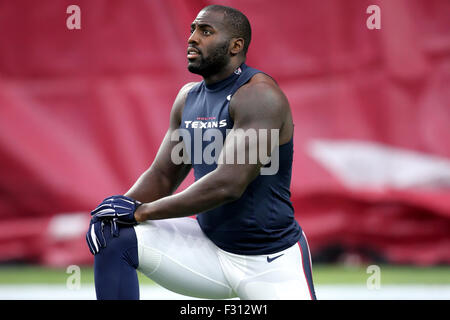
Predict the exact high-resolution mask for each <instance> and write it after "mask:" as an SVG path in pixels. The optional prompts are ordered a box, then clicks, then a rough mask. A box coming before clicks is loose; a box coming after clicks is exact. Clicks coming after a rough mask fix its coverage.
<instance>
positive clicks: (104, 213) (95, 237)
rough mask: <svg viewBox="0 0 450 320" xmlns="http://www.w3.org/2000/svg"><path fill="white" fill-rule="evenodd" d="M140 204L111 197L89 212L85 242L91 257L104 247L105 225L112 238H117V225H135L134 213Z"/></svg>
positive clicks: (135, 201)
mask: <svg viewBox="0 0 450 320" xmlns="http://www.w3.org/2000/svg"><path fill="white" fill-rule="evenodd" d="M141 204H142V203H141V202H139V201H137V200H134V199H131V198H128V197H125V196H122V195H116V196H111V197H108V198H106V199H104V200H103V201H102V203H100V204H99V205H98V206H97V208H95V209H94V210H93V211H92V212H91V216H92V218H91V222H90V225H89V230H88V232H87V233H86V242H87V243H88V247H89V250H90V251H91V253H92V254H93V255H95V254H97V253H98V252H99V251H100V249H101V248H104V247H106V239H105V235H104V232H103V230H104V228H105V225H106V224H107V223H110V224H111V234H112V236H113V237H118V236H119V226H118V224H124V225H129V226H131V225H136V224H137V221H136V219H135V218H134V212H135V211H136V209H137V208H138V207H139V206H140V205H141Z"/></svg>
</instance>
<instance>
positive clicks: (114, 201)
mask: <svg viewBox="0 0 450 320" xmlns="http://www.w3.org/2000/svg"><path fill="white" fill-rule="evenodd" d="M141 204H142V203H141V202H139V201H137V200H134V199H131V198H128V197H125V196H122V195H116V196H111V197H108V198H106V199H104V200H103V201H102V203H100V204H99V205H98V206H97V208H95V209H94V210H93V211H92V212H91V216H92V218H96V219H98V220H112V221H114V222H117V223H121V224H131V225H135V224H137V221H136V219H135V217H134V212H135V211H136V209H137V208H138V207H139V206H140V205H141Z"/></svg>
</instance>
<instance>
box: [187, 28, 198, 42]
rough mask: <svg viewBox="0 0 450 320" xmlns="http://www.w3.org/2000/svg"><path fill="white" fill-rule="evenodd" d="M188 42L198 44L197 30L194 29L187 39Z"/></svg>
mask: <svg viewBox="0 0 450 320" xmlns="http://www.w3.org/2000/svg"><path fill="white" fill-rule="evenodd" d="M188 44H198V32H197V30H194V31H193V32H192V33H191V35H190V36H189V39H188Z"/></svg>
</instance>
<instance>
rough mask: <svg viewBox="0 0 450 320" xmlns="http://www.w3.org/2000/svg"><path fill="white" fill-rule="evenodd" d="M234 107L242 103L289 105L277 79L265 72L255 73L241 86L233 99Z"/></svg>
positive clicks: (243, 104)
mask: <svg viewBox="0 0 450 320" xmlns="http://www.w3.org/2000/svg"><path fill="white" fill-rule="evenodd" d="M232 102H233V103H232V104H233V107H234V108H236V107H238V108H239V106H240V105H242V106H249V105H255V107H256V108H258V106H260V105H271V106H272V108H273V109H278V107H279V108H283V106H284V105H286V104H287V105H288V102H287V99H286V96H285V95H284V93H283V92H282V91H281V89H280V87H279V86H278V84H277V83H276V82H275V80H274V79H273V78H272V77H270V76H269V75H267V74H265V73H262V72H260V73H257V74H255V75H254V76H253V77H252V78H251V79H250V80H249V81H248V82H247V83H246V84H244V85H243V86H242V87H240V88H239V90H238V91H237V92H236V94H235V95H234V96H233V100H232ZM277 106H278V107H277Z"/></svg>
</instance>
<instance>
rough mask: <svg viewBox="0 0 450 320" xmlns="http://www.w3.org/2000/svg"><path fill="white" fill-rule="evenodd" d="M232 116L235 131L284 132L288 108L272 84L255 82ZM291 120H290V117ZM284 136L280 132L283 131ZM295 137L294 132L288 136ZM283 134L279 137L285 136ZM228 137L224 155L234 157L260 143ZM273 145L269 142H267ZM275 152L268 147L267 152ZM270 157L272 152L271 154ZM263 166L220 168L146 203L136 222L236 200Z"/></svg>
mask: <svg viewBox="0 0 450 320" xmlns="http://www.w3.org/2000/svg"><path fill="white" fill-rule="evenodd" d="M230 113H231V115H232V117H233V119H234V127H233V129H243V130H247V129H255V130H258V129H269V130H270V129H279V130H282V129H283V127H284V125H285V122H286V118H287V117H286V115H287V114H288V113H289V114H290V110H289V104H288V102H287V99H286V98H285V96H284V95H283V93H282V92H281V91H280V90H279V89H278V87H277V86H276V85H275V84H274V83H273V82H272V80H270V81H255V82H254V83H252V81H250V83H248V84H247V85H245V86H243V87H241V88H240V89H239V90H238V92H237V93H236V94H235V95H234V96H233V99H232V101H231V105H230ZM289 119H290V117H289ZM280 132H281V131H280ZM287 134H288V135H292V131H290V132H288V133H287ZM284 135H285V134H284V133H280V137H282V136H284ZM230 140H231V139H230V135H228V136H227V138H226V140H225V142H224V147H223V149H222V153H223V152H226V153H227V155H228V154H235V153H236V150H239V148H238V147H239V145H244V146H245V152H246V154H247V155H248V154H249V152H254V148H257V145H258V143H256V144H249V143H248V141H247V140H246V139H242V138H241V137H238V138H237V143H231V141H230ZM268 144H270V139H269V141H268ZM266 150H272V149H271V146H270V145H268V149H266ZM269 154H270V152H269ZM261 166H262V164H261V163H260V162H259V161H258V162H257V163H256V164H248V163H247V162H246V164H219V165H218V166H217V168H216V169H215V170H214V171H212V172H210V173H209V174H207V175H205V176H204V177H203V178H201V179H199V180H198V181H196V182H195V183H193V184H192V185H191V186H189V187H188V188H187V189H185V190H184V191H182V192H180V193H178V194H175V195H171V196H167V197H164V198H161V199H159V200H156V201H153V202H149V203H145V204H143V205H142V206H140V207H139V208H138V210H137V211H136V213H135V218H136V220H137V221H138V222H142V221H145V220H151V219H165V218H175V217H184V216H190V215H193V214H196V213H201V212H203V211H207V210H210V209H213V208H215V207H218V206H220V205H223V204H225V203H227V202H230V201H234V200H237V199H239V198H240V197H241V195H242V194H243V193H244V191H245V189H246V188H247V186H248V184H249V183H250V182H251V181H253V179H255V178H256V177H257V176H258V175H259V173H260V169H261Z"/></svg>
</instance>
